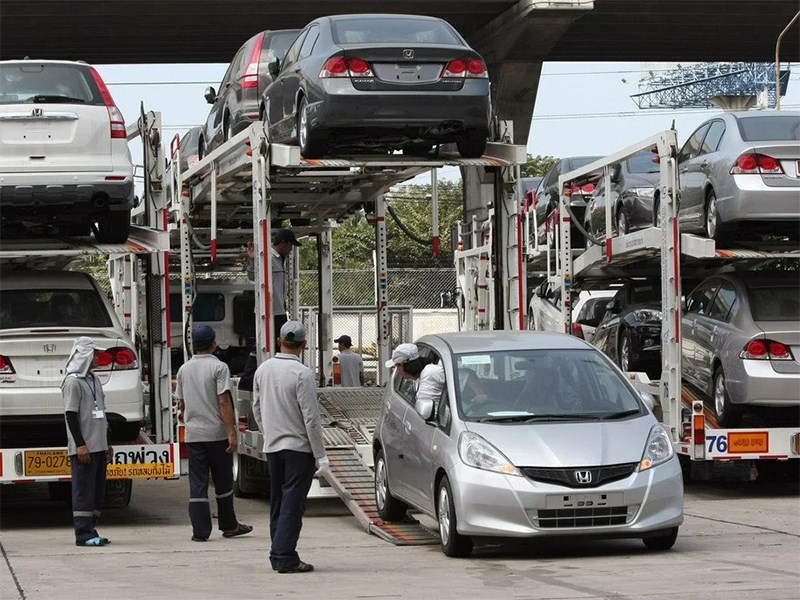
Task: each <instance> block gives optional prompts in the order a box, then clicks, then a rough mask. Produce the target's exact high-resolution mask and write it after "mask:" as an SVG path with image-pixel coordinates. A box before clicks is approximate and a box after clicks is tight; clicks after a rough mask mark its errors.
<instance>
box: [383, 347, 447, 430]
mask: <svg viewBox="0 0 800 600" xmlns="http://www.w3.org/2000/svg"><path fill="white" fill-rule="evenodd" d="M385 364H386V367H388V368H391V367H394V368H395V369H397V373H398V374H399V375H400V376H401V377H402V378H403V379H410V380H411V381H416V402H415V408H416V410H417V412H418V413H419V414H427V415H430V414H432V412H433V410H432V409H433V407H434V406H435V405H436V404H438V403H439V400H441V398H442V392H443V391H444V386H445V377H444V367H443V366H442V365H441V364H440V363H435V364H434V363H432V362H431V361H430V360H429V359H428V358H426V357H422V356H420V355H419V349H418V348H417V345H416V344H400V345H399V346H397V348H395V349H394V351H393V352H392V358H390V359H389V360H387V361H386V363H385Z"/></svg>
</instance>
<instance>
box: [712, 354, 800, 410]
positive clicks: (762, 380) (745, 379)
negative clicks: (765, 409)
mask: <svg viewBox="0 0 800 600" xmlns="http://www.w3.org/2000/svg"><path fill="white" fill-rule="evenodd" d="M741 363H742V370H741V372H739V370H738V369H737V370H736V372H733V371H732V370H729V372H727V373H726V374H725V375H726V377H725V384H726V387H727V390H728V396H729V397H730V399H731V402H732V403H734V404H752V405H758V406H800V396H798V393H797V392H798V390H800V373H779V372H777V371H776V370H775V369H774V368H773V367H772V364H771V363H770V361H768V360H742V361H741Z"/></svg>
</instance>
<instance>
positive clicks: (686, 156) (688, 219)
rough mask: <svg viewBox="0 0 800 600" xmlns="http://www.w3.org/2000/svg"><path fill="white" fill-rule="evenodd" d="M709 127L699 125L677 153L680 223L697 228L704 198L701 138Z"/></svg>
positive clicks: (708, 125) (707, 125)
mask: <svg viewBox="0 0 800 600" xmlns="http://www.w3.org/2000/svg"><path fill="white" fill-rule="evenodd" d="M709 127H710V124H709V123H706V124H704V125H702V126H700V127H699V128H698V129H697V130H696V131H695V132H694V133H693V134H692V135H691V136H690V137H689V139H688V140H687V141H686V143H685V144H684V145H683V147H682V148H681V151H680V153H679V154H678V163H679V166H678V176H679V178H680V183H679V188H680V205H679V210H678V216H679V218H680V221H681V224H682V225H684V224H685V225H687V226H688V227H686V228H687V229H688V228H691V229H697V228H698V227H699V223H700V219H701V214H700V212H701V210H702V202H703V200H704V197H703V196H704V193H703V184H704V183H705V175H704V173H703V165H702V162H703V160H705V159H704V158H703V157H702V156H701V147H702V145H703V139H704V138H705V136H706V133H707V132H708V128H709Z"/></svg>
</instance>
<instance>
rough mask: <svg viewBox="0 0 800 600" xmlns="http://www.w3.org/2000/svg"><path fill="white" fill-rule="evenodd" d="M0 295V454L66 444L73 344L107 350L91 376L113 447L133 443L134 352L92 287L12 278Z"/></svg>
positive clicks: (138, 406)
mask: <svg viewBox="0 0 800 600" xmlns="http://www.w3.org/2000/svg"><path fill="white" fill-rule="evenodd" d="M2 281H3V284H2V289H0V438H2V443H3V446H2V447H31V446H32V445H33V446H36V445H61V444H62V443H63V444H66V429H65V426H64V401H63V399H62V396H61V382H62V380H63V379H64V365H65V363H66V362H67V358H68V357H69V353H70V350H71V349H72V344H73V342H74V341H75V339H76V338H78V337H80V336H82V335H86V336H89V337H91V338H92V339H94V340H95V341H96V342H97V345H98V346H100V347H102V348H106V349H107V350H106V351H105V352H103V353H102V354H100V357H99V358H100V366H99V367H98V368H97V370H96V371H95V372H96V373H98V375H99V377H100V381H101V382H102V384H103V391H104V392H105V397H106V408H107V412H108V421H109V424H110V426H111V431H112V436H113V439H114V441H120V442H122V441H133V440H135V439H136V438H137V437H138V436H139V430H140V428H141V424H142V420H143V419H144V405H143V402H142V386H141V370H140V368H139V361H138V358H137V356H136V352H135V350H134V346H133V344H132V343H131V341H130V339H129V338H128V336H127V335H126V333H125V331H124V330H123V328H122V325H121V324H120V322H119V320H118V319H117V316H116V314H115V313H114V311H113V309H112V307H111V304H110V302H109V301H108V299H107V298H106V296H105V294H104V293H103V292H102V290H101V289H100V288H99V287H98V285H97V283H96V282H95V280H94V279H92V278H91V277H90V276H89V275H87V274H85V273H75V272H69V271H63V272H50V271H18V272H15V271H11V272H8V273H4V274H3V280H2Z"/></svg>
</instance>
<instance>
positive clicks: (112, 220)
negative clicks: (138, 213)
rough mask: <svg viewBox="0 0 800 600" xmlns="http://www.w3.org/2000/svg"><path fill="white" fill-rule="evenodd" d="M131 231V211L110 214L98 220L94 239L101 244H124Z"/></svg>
mask: <svg viewBox="0 0 800 600" xmlns="http://www.w3.org/2000/svg"><path fill="white" fill-rule="evenodd" d="M130 231H131V211H130V209H128V210H119V211H114V212H109V213H108V214H105V215H103V216H102V217H100V218H99V219H97V229H96V231H95V234H94V237H95V239H96V240H97V241H98V242H100V243H101V244H122V243H123V242H126V241H127V240H128V235H129V234H130Z"/></svg>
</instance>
